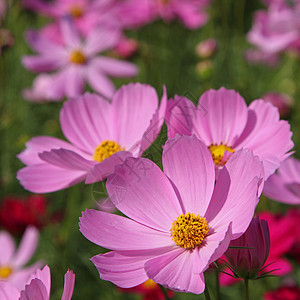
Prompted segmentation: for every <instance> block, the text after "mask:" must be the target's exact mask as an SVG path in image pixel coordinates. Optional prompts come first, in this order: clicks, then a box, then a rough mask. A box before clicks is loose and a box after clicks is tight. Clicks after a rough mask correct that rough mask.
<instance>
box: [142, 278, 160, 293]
mask: <svg viewBox="0 0 300 300" xmlns="http://www.w3.org/2000/svg"><path fill="white" fill-rule="evenodd" d="M143 286H144V288H146V289H147V290H153V289H155V288H156V287H157V283H155V282H154V281H153V280H152V279H148V280H146V281H145V282H144V283H143Z"/></svg>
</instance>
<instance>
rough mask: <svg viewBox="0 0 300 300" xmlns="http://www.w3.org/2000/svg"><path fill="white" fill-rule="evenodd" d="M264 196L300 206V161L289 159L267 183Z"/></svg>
mask: <svg viewBox="0 0 300 300" xmlns="http://www.w3.org/2000/svg"><path fill="white" fill-rule="evenodd" d="M264 195H266V196H267V197H268V198H270V199H272V200H275V201H279V202H282V203H286V204H295V205H296V204H300V161H299V160H298V159H296V158H294V157H289V158H288V159H286V160H285V161H284V162H282V163H281V165H280V168H279V169H278V171H277V173H276V174H273V175H272V176H271V177H270V178H269V179H268V180H267V181H266V183H265V187H264Z"/></svg>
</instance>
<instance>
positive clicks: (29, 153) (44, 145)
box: [18, 136, 90, 165]
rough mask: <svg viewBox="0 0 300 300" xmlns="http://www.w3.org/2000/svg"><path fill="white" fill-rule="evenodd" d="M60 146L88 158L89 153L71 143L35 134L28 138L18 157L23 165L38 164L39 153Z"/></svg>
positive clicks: (39, 160)
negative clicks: (35, 135)
mask: <svg viewBox="0 0 300 300" xmlns="http://www.w3.org/2000/svg"><path fill="white" fill-rule="evenodd" d="M60 148H63V149H67V150H71V151H73V152H76V153H78V154H79V155H81V156H82V157H84V158H86V159H87V158H90V155H87V153H85V152H82V151H80V150H79V149H78V148H76V147H74V146H73V145H71V144H69V143H67V142H65V141H63V140H60V139H57V138H54V137H50V136H37V137H34V138H32V139H31V140H29V141H28V142H27V143H26V149H25V150H24V151H23V152H21V153H20V154H18V158H19V159H20V160H21V161H22V162H23V163H24V164H25V165H33V164H40V163H42V162H43V161H42V160H41V159H40V157H39V153H42V152H44V151H50V150H52V149H60Z"/></svg>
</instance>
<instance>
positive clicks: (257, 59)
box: [245, 49, 279, 67]
mask: <svg viewBox="0 0 300 300" xmlns="http://www.w3.org/2000/svg"><path fill="white" fill-rule="evenodd" d="M245 58H246V60H247V61H249V62H250V63H262V64H265V65H268V66H269V67H276V66H277V65H278V62H279V55H278V54H277V53H276V54H269V53H264V52H262V51H260V50H257V49H248V50H247V51H246V52H245Z"/></svg>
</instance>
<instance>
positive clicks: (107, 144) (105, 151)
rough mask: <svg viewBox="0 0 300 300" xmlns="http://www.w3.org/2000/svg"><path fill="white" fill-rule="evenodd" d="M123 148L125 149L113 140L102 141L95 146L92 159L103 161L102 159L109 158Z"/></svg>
mask: <svg viewBox="0 0 300 300" xmlns="http://www.w3.org/2000/svg"><path fill="white" fill-rule="evenodd" d="M123 150H125V148H124V147H122V146H121V145H120V144H118V143H116V142H114V141H103V142H102V143H101V144H100V145H98V146H97V147H96V149H95V152H94V155H93V159H94V160H95V161H99V162H103V161H104V159H106V158H109V157H111V156H112V155H113V154H115V153H116V152H119V151H123Z"/></svg>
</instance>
